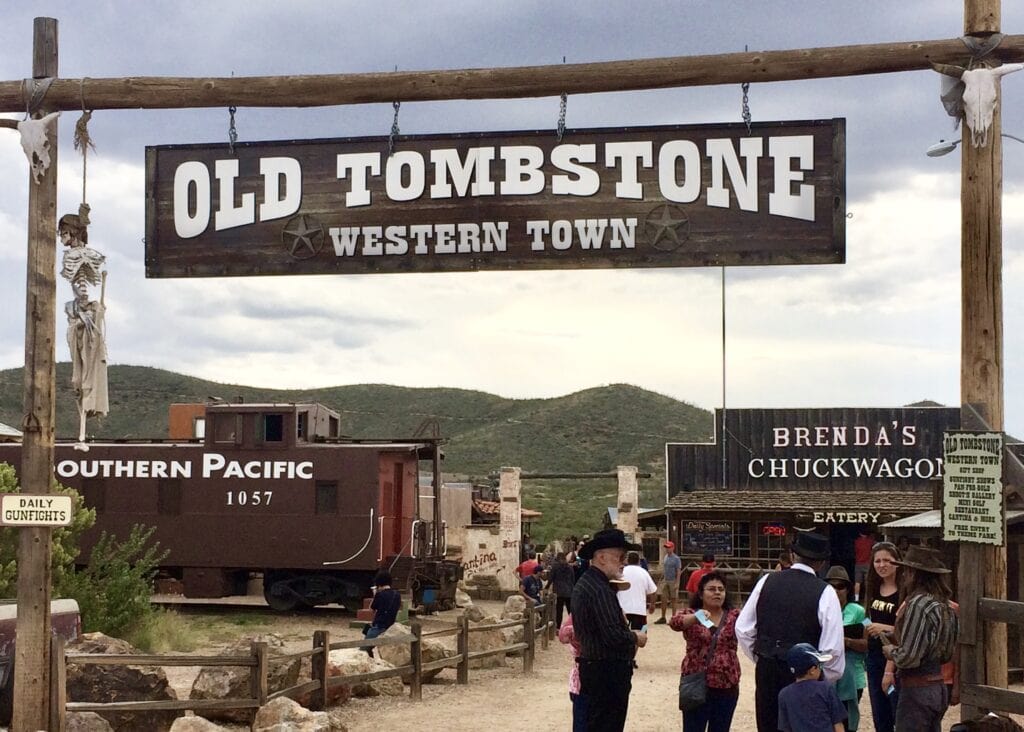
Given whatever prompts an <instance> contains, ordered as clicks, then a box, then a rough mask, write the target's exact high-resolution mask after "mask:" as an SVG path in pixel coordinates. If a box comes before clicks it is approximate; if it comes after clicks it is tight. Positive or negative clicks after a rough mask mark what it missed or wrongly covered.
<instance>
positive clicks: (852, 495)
mask: <svg viewBox="0 0 1024 732" xmlns="http://www.w3.org/2000/svg"><path fill="white" fill-rule="evenodd" d="M668 507H669V508H671V509H673V510H686V511H692V510H694V509H698V510H701V511H786V512H799V513H810V512H812V511H881V512H886V513H898V514H905V513H919V512H921V511H928V510H929V509H931V508H932V495H931V493H925V492H923V491H803V490H799V491H729V490H714V491H688V492H687V491H683V492H681V493H677V494H676V495H674V496H672V499H671V500H670V501H669V502H668Z"/></svg>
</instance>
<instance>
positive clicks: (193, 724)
mask: <svg viewBox="0 0 1024 732" xmlns="http://www.w3.org/2000/svg"><path fill="white" fill-rule="evenodd" d="M229 729H231V728H230V727H221V726H220V725H219V724H214V723H213V722H211V721H210V720H208V719H205V718H204V717H178V718H177V719H176V720H174V724H172V725H171V732H227V730H229Z"/></svg>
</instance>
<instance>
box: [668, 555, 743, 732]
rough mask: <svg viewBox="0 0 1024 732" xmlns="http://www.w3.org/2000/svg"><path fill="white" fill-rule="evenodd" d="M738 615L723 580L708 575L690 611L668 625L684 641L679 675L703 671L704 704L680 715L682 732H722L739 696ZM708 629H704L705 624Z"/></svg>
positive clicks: (681, 613) (692, 601)
mask: <svg viewBox="0 0 1024 732" xmlns="http://www.w3.org/2000/svg"><path fill="white" fill-rule="evenodd" d="M739 614H740V611H739V610H736V609H734V608H733V607H732V604H731V603H730V602H729V598H728V596H727V595H726V592H725V577H724V576H723V575H722V574H720V573H718V572H710V573H709V574H706V575H704V576H703V577H701V579H700V585H698V587H697V592H695V593H694V594H693V596H692V597H691V598H690V607H689V608H687V609H685V610H681V611H679V612H677V613H676V614H675V615H673V616H672V620H670V621H669V627H670V628H672V630H676V631H680V632H681V633H682V634H683V637H684V638H685V639H686V655H685V656H684V657H683V666H682V670H681V672H682V674H683V675H684V676H685V675H686V674H692V673H697V672H698V671H702V670H707V684H708V693H707V700H706V701H705V702H704V704H702V705H701V706H699V707H697V708H696V709H693V710H690V711H688V712H683V732H705V731H706V732H726V731H727V730H728V729H729V727H730V726H731V725H732V715H733V712H735V711H736V702H737V701H738V700H739V695H740V659H739V657H738V656H737V655H736V618H737V617H738V616H739ZM708 622H709V623H710V624H711V627H710V628H709V627H706V623H708ZM712 633H717V636H718V640H717V642H716V643H715V655H714V658H711V659H708V658H707V655H708V650H709V649H710V647H711V636H712Z"/></svg>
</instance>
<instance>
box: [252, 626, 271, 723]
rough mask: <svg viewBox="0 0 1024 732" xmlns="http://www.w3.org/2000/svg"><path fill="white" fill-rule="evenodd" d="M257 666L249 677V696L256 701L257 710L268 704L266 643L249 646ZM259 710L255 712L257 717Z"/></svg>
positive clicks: (255, 643)
mask: <svg viewBox="0 0 1024 732" xmlns="http://www.w3.org/2000/svg"><path fill="white" fill-rule="evenodd" d="M249 649H250V653H251V654H252V657H253V658H254V659H256V665H255V666H254V667H252V671H250V672H249V673H250V676H249V695H250V696H251V697H252V698H253V699H255V700H256V703H257V705H258V706H257V709H258V708H259V707H262V706H263V705H264V704H266V703H267V644H266V641H253V642H252V643H251V645H250V646H249ZM257 709H254V710H253V716H255V714H256V711H257Z"/></svg>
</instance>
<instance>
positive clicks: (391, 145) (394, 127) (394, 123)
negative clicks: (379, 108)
mask: <svg viewBox="0 0 1024 732" xmlns="http://www.w3.org/2000/svg"><path fill="white" fill-rule="evenodd" d="M391 106H392V107H394V108H395V117H394V119H393V120H391V134H390V135H388V157H389V158H390V157H391V155H392V154H393V153H394V152H395V138H396V137H398V134H399V132H400V130H399V129H398V110H399V109H401V107H402V103H401V102H391Z"/></svg>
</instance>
